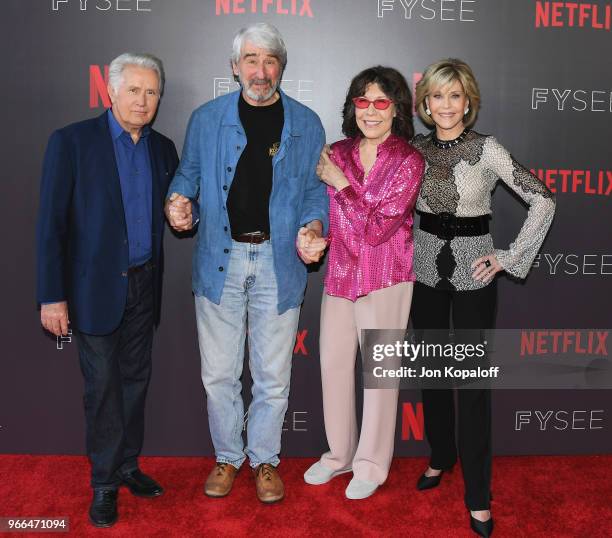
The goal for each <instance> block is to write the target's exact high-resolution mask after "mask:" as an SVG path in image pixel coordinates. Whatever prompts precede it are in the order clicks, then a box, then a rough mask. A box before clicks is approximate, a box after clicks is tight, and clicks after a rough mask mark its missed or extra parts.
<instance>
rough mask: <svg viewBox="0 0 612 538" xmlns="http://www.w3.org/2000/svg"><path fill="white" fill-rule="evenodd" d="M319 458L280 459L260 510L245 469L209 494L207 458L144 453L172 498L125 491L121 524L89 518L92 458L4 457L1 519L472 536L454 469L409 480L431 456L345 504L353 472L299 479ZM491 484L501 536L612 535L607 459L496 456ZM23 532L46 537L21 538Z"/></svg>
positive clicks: (152, 532)
mask: <svg viewBox="0 0 612 538" xmlns="http://www.w3.org/2000/svg"><path fill="white" fill-rule="evenodd" d="M314 461H315V460H314V459H300V458H291V459H285V460H283V463H282V464H281V467H280V470H281V476H282V477H283V479H284V481H285V486H286V490H287V495H286V498H285V500H284V501H283V502H281V503H279V504H276V505H270V506H265V505H262V504H261V503H260V502H259V501H258V500H257V499H256V497H255V486H254V482H253V479H252V478H251V476H250V472H249V470H248V469H247V468H246V466H245V467H243V469H242V470H241V471H240V473H239V474H238V477H237V479H236V483H235V485H234V489H233V491H232V493H231V494H230V495H229V496H228V497H226V498H224V499H209V498H207V497H206V496H204V494H203V493H202V486H203V483H204V479H205V477H206V475H207V473H208V471H209V469H210V468H211V466H212V464H213V460H212V459H210V458H142V461H141V467H142V469H143V470H144V471H145V472H147V473H149V474H151V475H152V476H154V477H155V478H156V479H157V480H158V481H159V482H160V483H161V484H162V485H163V486H164V487H165V489H166V492H165V494H164V495H163V496H162V497H160V498H157V499H152V500H148V499H138V498H135V497H133V496H132V495H131V494H130V493H129V492H128V491H127V490H126V489H125V488H122V490H121V493H120V496H119V521H118V523H117V524H115V526H114V527H112V528H111V529H95V528H93V527H91V526H90V524H89V523H88V520H87V509H88V506H89V501H90V490H89V488H88V480H89V477H88V473H89V466H88V463H87V461H86V459H85V458H83V457H74V456H0V517H9V516H10V517H13V516H15V517H17V516H19V517H43V516H44V517H52V516H68V517H69V518H70V527H71V529H70V534H71V535H75V536H109V537H111V536H129V537H130V538H140V537H147V538H149V537H169V536H177V537H189V536H214V537H216V538H217V537H222V536H231V537H237V536H256V537H258V538H259V537H261V538H264V537H265V538H268V537H277V536H279V537H280V536H283V537H284V536H333V537H334V538H338V537H341V536H402V537H404V536H407V537H426V536H427V537H435V536H440V537H442V536H444V537H447V536H463V537H471V536H475V535H474V534H473V533H472V532H471V531H470V530H469V521H468V514H467V511H466V510H465V508H464V506H463V500H462V499H463V489H462V480H461V472H460V471H459V470H458V469H457V470H455V472H453V473H452V474H450V475H446V476H445V477H444V479H443V481H442V484H441V485H440V486H439V487H438V488H437V489H434V490H430V491H425V492H422V493H420V492H417V491H416V489H415V486H414V484H415V480H416V479H417V477H418V475H419V474H420V473H421V472H422V471H423V469H424V468H425V464H426V460H425V459H424V458H401V459H400V458H398V459H395V460H394V462H393V467H392V468H391V472H390V475H389V479H388V481H387V483H386V484H385V485H384V486H383V487H381V488H380V489H379V490H378V491H377V492H376V494H375V495H374V496H373V497H371V498H370V499H366V500H363V501H349V500H347V499H345V498H344V488H345V487H346V485H347V484H348V481H349V480H350V474H347V475H342V476H340V477H338V478H336V479H334V480H333V481H332V482H330V483H329V484H326V485H323V486H316V487H315V486H308V485H306V484H304V482H303V480H302V473H303V472H304V470H305V469H306V468H307V467H308V466H309V465H310V464H311V463H312V462H314ZM493 491H494V497H495V498H494V501H493V503H492V510H493V514H494V516H495V523H496V529H495V534H494V535H495V536H498V537H506V536H507V537H516V536H529V537H530V538H531V537H537V536H546V537H555V538H557V537H570V536H571V537H578V536H580V537H587V536H588V537H591V538H592V537H596V536H612V455H608V456H578V457H565V456H549V457H499V458H495V461H494V478H493ZM27 535H29V536H40V534H25V533H19V534H15V536H27ZM2 536H7V535H6V534H3V535H2ZM55 536H61V534H55Z"/></svg>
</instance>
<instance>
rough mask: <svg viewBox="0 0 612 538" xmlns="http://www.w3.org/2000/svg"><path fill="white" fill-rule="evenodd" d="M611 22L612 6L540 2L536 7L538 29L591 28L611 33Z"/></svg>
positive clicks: (536, 25)
mask: <svg viewBox="0 0 612 538" xmlns="http://www.w3.org/2000/svg"><path fill="white" fill-rule="evenodd" d="M611 21H612V5H611V4H601V3H600V4H591V3H587V2H549V1H538V2H536V5H535V27H536V28H589V29H594V30H607V31H610V27H611Z"/></svg>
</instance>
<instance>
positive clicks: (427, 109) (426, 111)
mask: <svg viewBox="0 0 612 538" xmlns="http://www.w3.org/2000/svg"><path fill="white" fill-rule="evenodd" d="M425 114H427V115H428V116H431V110H429V107H427V108H426V109H425Z"/></svg>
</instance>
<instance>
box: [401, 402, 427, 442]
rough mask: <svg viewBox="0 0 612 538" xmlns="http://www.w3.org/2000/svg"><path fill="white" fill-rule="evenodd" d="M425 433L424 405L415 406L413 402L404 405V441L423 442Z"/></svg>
mask: <svg viewBox="0 0 612 538" xmlns="http://www.w3.org/2000/svg"><path fill="white" fill-rule="evenodd" d="M424 431H425V420H424V416H423V403H422V402H418V403H417V404H416V405H413V404H412V403H411V402H404V403H403V404H402V441H410V440H413V439H414V440H415V441H422V440H423V432H424Z"/></svg>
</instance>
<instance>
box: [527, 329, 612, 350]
mask: <svg viewBox="0 0 612 538" xmlns="http://www.w3.org/2000/svg"><path fill="white" fill-rule="evenodd" d="M609 332H610V331H581V330H573V331H567V330H549V331H521V357H525V356H531V355H548V354H549V353H555V354H568V353H571V354H572V355H573V354H578V355H603V356H606V357H607V356H608V347H607V341H608V336H609Z"/></svg>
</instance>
